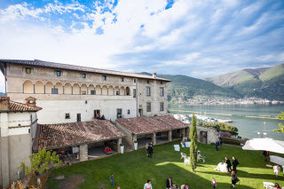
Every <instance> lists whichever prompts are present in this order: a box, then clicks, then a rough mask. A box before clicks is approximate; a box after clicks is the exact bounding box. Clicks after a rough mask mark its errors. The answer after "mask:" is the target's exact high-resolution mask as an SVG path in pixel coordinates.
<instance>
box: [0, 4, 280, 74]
mask: <svg viewBox="0 0 284 189" xmlns="http://www.w3.org/2000/svg"><path fill="white" fill-rule="evenodd" d="M0 4H1V3H0ZM0 7H3V8H0V41H1V46H0V52H1V58H19V59H35V58H36V59H42V60H48V61H55V62H62V63H70V64H78V65H84V66H92V67H99V68H107V69H118V70H128V71H135V72H140V71H147V72H152V71H155V72H159V73H168V74H186V75H191V76H195V77H208V76H210V75H217V74H221V73H225V72H231V71H233V70H236V69H242V68H246V67H250V66H251V67H261V66H263V65H273V64H278V63H282V62H283V53H284V44H283V41H284V40H283V33H284V28H283V24H284V19H283V18H284V16H283V15H284V8H283V7H284V2H283V1H238V0H223V1H218V2H216V1H212V0H204V1H191V0H175V1H172V0H155V1H153V0H140V1H135V2H133V0H123V1H117V0H103V1H98V0H96V1H88V2H84V3H83V2H79V1H70V2H69V3H62V2H61V1H54V2H51V1H49V2H48V3H43V2H42V3H32V2H29V1H26V2H23V3H15V4H9V5H6V6H0Z"/></svg>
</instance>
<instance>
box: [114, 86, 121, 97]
mask: <svg viewBox="0 0 284 189" xmlns="http://www.w3.org/2000/svg"><path fill="white" fill-rule="evenodd" d="M114 95H116V96H119V95H120V90H119V87H118V86H116V87H115V88H114Z"/></svg>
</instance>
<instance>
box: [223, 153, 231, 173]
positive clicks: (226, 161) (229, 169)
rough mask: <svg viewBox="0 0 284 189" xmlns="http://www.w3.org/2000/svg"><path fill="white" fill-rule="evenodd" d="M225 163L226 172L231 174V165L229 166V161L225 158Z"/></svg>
mask: <svg viewBox="0 0 284 189" xmlns="http://www.w3.org/2000/svg"><path fill="white" fill-rule="evenodd" d="M225 163H226V164H227V170H228V172H231V171H232V169H231V167H232V164H231V161H230V159H228V158H227V157H225Z"/></svg>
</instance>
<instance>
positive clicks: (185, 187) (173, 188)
mask: <svg viewBox="0 0 284 189" xmlns="http://www.w3.org/2000/svg"><path fill="white" fill-rule="evenodd" d="M166 189H189V184H182V185H181V186H180V188H179V186H178V185H177V184H175V183H174V182H173V178H172V177H168V178H167V180H166Z"/></svg>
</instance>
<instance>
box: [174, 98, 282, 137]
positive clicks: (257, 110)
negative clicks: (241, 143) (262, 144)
mask: <svg viewBox="0 0 284 189" xmlns="http://www.w3.org/2000/svg"><path fill="white" fill-rule="evenodd" d="M169 109H170V112H171V113H180V114H191V113H192V112H195V113H197V114H200V115H207V116H208V117H214V118H219V119H230V120H232V121H233V123H231V124H232V125H234V126H236V127H237V128H238V129H239V136H242V137H245V138H254V137H258V136H259V137H260V136H261V135H262V134H263V133H267V135H266V136H267V137H271V138H274V139H278V140H284V133H275V132H273V129H277V128H278V124H279V123H283V124H284V121H280V120H276V119H273V118H274V117H275V116H276V115H278V114H279V113H280V112H281V111H284V105H173V104H170V105H169ZM258 132H259V133H260V134H258Z"/></svg>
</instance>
